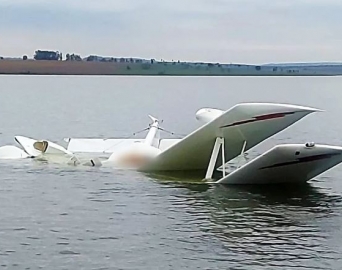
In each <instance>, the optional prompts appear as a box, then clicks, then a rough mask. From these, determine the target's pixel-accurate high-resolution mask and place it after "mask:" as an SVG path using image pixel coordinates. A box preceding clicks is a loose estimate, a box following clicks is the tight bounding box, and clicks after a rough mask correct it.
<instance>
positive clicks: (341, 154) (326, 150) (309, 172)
mask: <svg viewBox="0 0 342 270" xmlns="http://www.w3.org/2000/svg"><path fill="white" fill-rule="evenodd" d="M340 162H342V147H337V146H328V145H316V146H314V145H309V146H308V145H306V146H305V145H302V144H288V145H286V144H284V145H278V146H276V147H274V148H272V149H271V150H269V151H268V152H266V153H264V154H263V155H261V156H259V157H257V158H255V159H254V160H252V161H250V162H248V163H247V164H245V165H244V166H242V167H240V168H238V169H236V170H235V171H233V172H232V173H230V174H228V175H227V176H226V177H224V178H222V179H220V180H218V182H217V183H220V184H284V183H303V182H307V181H308V180H310V179H312V178H313V177H315V176H317V175H319V174H321V173H323V172H325V171H326V170H328V169H330V168H332V167H334V166H335V165H337V164H339V163H340Z"/></svg>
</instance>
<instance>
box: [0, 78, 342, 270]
mask: <svg viewBox="0 0 342 270" xmlns="http://www.w3.org/2000/svg"><path fill="white" fill-rule="evenodd" d="M0 83H1V84H0V85H1V98H0V111H1V117H0V132H1V134H0V144H1V145H3V144H8V143H10V144H15V142H14V141H13V136H14V135H26V136H31V137H35V138H44V139H49V140H52V141H61V140H62V139H63V138H64V137H115V136H127V137H128V136H132V134H133V132H135V131H138V130H141V129H144V128H145V127H146V126H147V125H148V123H149V119H148V118H147V115H148V114H152V115H154V116H156V117H159V118H160V119H163V120H164V122H163V127H164V128H166V129H167V130H170V131H172V132H175V133H177V135H178V134H186V133H188V132H190V131H192V130H194V129H195V128H197V127H198V126H199V123H197V122H196V120H195V117H194V114H195V112H196V111H197V110H198V109H199V108H200V107H217V108H222V109H228V108H230V107H231V106H233V105H235V104H236V103H238V102H251V101H254V102H255V101H260V102H264V101H267V102H285V103H294V104H299V105H306V106H312V107H318V108H320V109H323V110H325V112H324V113H317V114H314V115H310V116H308V117H307V118H305V119H303V120H301V121H300V122H298V123H297V124H295V125H294V126H292V127H290V128H288V129H287V130H285V131H284V132H282V133H280V134H278V135H276V136H275V137H273V138H271V139H270V140H268V141H267V142H264V143H263V144H262V145H260V146H258V147H256V148H255V149H253V150H252V151H251V153H250V155H249V156H250V158H252V157H254V156H255V155H257V154H259V153H260V152H263V151H265V150H267V149H269V148H270V147H272V146H273V145H275V144H279V143H284V142H291V143H305V142H306V141H315V142H317V143H329V144H337V145H342V142H341V134H342V127H341V125H340V115H341V114H342V106H341V105H342V95H341V94H340V86H341V85H342V78H339V77H330V78H329V77H327V78H322V77H320V78H314V77H294V78H281V77H279V78H277V77H255V78H252V77H236V78H234V77H230V78H206V77H200V78H191V77H183V78H176V77H154V78H149V77H72V76H70V77H68V76H65V77H56V76H55V77H54V76H51V77H50V76H46V77H35V76H27V77H25V76H22V77H21V76H1V77H0ZM143 135H144V134H141V136H143ZM165 136H169V137H170V136H171V137H172V135H170V134H165ZM0 170H1V176H0V179H1V185H0V205H1V208H0V209H1V212H0V213H1V215H0V237H1V238H0V239H1V241H0V268H1V269H291V268H293V269H340V265H341V263H342V259H341V258H342V248H341V245H340V239H341V238H342V230H341V226H342V218H341V212H342V202H341V200H342V197H341V195H342V184H341V176H342V166H338V167H336V168H334V169H332V170H330V171H328V172H327V173H325V174H324V175H322V176H319V177H317V178H316V179H314V180H313V181H312V182H311V183H310V184H308V185H304V186H299V187H252V186H246V187H242V186H241V187H236V186H226V187H224V186H216V185H208V184H204V183H201V182H200V181H197V180H196V179H184V181H179V179H174V178H172V177H162V176H156V175H154V174H141V173H137V172H133V171H121V170H114V169H110V168H74V167H68V166H57V165H53V164H42V163H39V162H36V161H32V160H25V161H15V162H11V163H9V162H6V161H2V162H0Z"/></svg>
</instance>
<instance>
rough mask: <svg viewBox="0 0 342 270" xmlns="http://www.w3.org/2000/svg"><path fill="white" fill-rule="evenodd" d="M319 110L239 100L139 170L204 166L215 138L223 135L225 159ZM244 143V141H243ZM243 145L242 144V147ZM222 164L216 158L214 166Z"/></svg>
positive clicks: (205, 166)
mask: <svg viewBox="0 0 342 270" xmlns="http://www.w3.org/2000/svg"><path fill="white" fill-rule="evenodd" d="M316 111H319V110H317V109H314V108H308V107H302V106H296V105H288V104H277V103H274V104H273V103H241V104H238V105H235V106H234V107H232V108H231V109H230V110H228V111H226V112H224V113H223V114H222V115H220V116H218V117H217V118H216V119H214V120H212V121H211V122H209V123H207V124H205V125H204V126H202V127H200V128H199V129H197V130H196V131H194V132H192V133H191V134H189V135H188V136H186V137H185V138H183V139H182V140H180V141H179V142H177V143H175V144H174V145H172V146H171V147H169V148H168V149H166V150H165V151H163V152H162V153H161V154H160V155H158V156H157V157H156V158H155V159H153V160H152V161H150V162H149V163H148V164H146V165H145V166H143V167H142V168H140V170H141V171H173V170H204V169H207V167H208V164H209V161H210V158H211V154H212V152H213V147H214V144H215V141H216V138H223V139H224V156H225V161H226V162H228V161H229V160H231V159H233V158H235V157H237V156H238V155H239V154H240V153H241V151H242V149H243V148H245V149H244V150H245V151H247V150H249V149H251V148H252V147H254V146H255V145H257V144H259V143H260V142H262V141H263V140H265V139H267V138H269V137H270V136H272V135H274V134H276V133H278V132H280V131H281V130H283V129H285V128H287V127H289V126H290V125H292V124H293V123H295V122H297V121H298V120H300V119H301V118H303V117H304V116H306V115H308V114H310V113H312V112H316ZM245 143H246V144H245ZM244 145H245V147H244ZM220 165H222V162H221V163H220V161H219V162H217V164H216V165H215V168H217V167H219V166H220Z"/></svg>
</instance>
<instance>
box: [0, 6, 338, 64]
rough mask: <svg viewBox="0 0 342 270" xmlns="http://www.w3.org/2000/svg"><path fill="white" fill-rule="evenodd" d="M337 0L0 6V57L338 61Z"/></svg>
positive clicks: (230, 61)
mask: <svg viewBox="0 0 342 270" xmlns="http://www.w3.org/2000/svg"><path fill="white" fill-rule="evenodd" d="M341 14H342V0H0V35H1V39H0V56H20V57H21V56H23V55H28V56H29V57H32V56H33V54H34V51H35V50H37V49H47V50H58V51H61V52H63V53H64V55H65V54H66V53H77V54H80V55H81V56H82V57H85V56H88V55H102V56H113V57H141V58H147V59H151V58H154V59H157V60H160V59H164V60H181V61H203V62H221V63H260V64H262V63H273V62H319V61H325V62H342V31H341V25H342V16H341Z"/></svg>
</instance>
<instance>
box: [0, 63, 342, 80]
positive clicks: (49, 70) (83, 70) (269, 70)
mask: <svg viewBox="0 0 342 270" xmlns="http://www.w3.org/2000/svg"><path fill="white" fill-rule="evenodd" d="M0 74H13V75H14V74H22V75H23V74H24V75H137V76H139V75H141V76H338V75H342V66H324V65H322V66H320V65H316V66H283V65H277V64H274V65H260V66H258V65H239V64H218V63H217V64H213V63H186V62H151V63H148V62H147V63H146V62H144V63H135V62H133V63H132V62H123V63H121V62H99V61H53V60H51V61H50V60H40V61H37V60H8V59H2V60H0Z"/></svg>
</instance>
